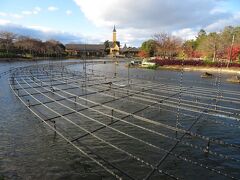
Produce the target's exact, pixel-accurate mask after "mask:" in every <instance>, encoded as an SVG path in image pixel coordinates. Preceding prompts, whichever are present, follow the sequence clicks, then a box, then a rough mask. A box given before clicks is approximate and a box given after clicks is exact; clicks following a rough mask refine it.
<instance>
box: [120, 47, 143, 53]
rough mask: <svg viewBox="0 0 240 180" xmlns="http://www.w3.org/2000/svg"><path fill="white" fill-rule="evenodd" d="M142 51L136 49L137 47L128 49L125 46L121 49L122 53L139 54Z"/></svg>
mask: <svg viewBox="0 0 240 180" xmlns="http://www.w3.org/2000/svg"><path fill="white" fill-rule="evenodd" d="M139 51H140V49H139V48H136V47H127V46H124V47H123V48H122V49H121V52H123V53H124V52H139Z"/></svg>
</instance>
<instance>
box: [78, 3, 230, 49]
mask: <svg viewBox="0 0 240 180" xmlns="http://www.w3.org/2000/svg"><path fill="white" fill-rule="evenodd" d="M74 1H75V3H76V4H77V5H78V6H79V7H80V9H81V11H82V12H83V13H84V15H85V16H86V18H87V19H88V20H90V21H91V22H93V23H94V24H95V25H96V26H98V27H105V28H106V27H107V28H109V29H110V28H111V27H112V26H113V25H114V24H116V25H117V28H118V30H119V31H118V32H119V33H120V34H119V40H120V41H122V42H127V43H130V44H132V43H134V42H140V41H141V40H143V39H145V40H146V39H147V38H151V36H152V35H153V34H155V33H159V32H162V31H163V32H169V33H172V34H174V35H176V36H180V37H182V38H183V39H190V38H195V35H196V32H198V31H199V29H201V28H204V27H207V26H209V25H210V24H213V23H216V22H218V21H221V20H222V19H226V18H229V17H230V16H231V12H229V11H228V10H224V8H223V7H224V6H223V2H224V3H226V1H223V0H184V2H182V1H179V0H169V1H168V0H138V1H137V2H136V1H135V0H104V1H100V0H74ZM93 4H94V6H93ZM222 28H223V27H222ZM121 33H122V34H121ZM135 44H136V43H135Z"/></svg>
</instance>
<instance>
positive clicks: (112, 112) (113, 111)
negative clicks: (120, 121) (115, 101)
mask: <svg viewBox="0 0 240 180" xmlns="http://www.w3.org/2000/svg"><path fill="white" fill-rule="evenodd" d="M113 112H114V110H113V109H112V121H111V122H113Z"/></svg>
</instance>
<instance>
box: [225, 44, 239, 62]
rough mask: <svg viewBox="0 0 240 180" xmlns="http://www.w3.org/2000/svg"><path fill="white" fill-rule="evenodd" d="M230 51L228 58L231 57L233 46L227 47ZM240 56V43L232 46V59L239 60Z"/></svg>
mask: <svg viewBox="0 0 240 180" xmlns="http://www.w3.org/2000/svg"><path fill="white" fill-rule="evenodd" d="M227 52H228V59H230V54H231V47H229V48H228V49H227ZM239 56H240V44H237V45H234V46H233V47H232V58H231V59H232V60H238V57H239Z"/></svg>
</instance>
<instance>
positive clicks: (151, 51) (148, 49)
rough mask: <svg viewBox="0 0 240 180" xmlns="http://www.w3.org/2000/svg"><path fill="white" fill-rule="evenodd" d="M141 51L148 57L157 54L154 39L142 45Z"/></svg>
mask: <svg viewBox="0 0 240 180" xmlns="http://www.w3.org/2000/svg"><path fill="white" fill-rule="evenodd" d="M141 51H142V52H144V53H145V55H146V56H147V57H152V56H154V55H155V53H156V42H155V41H154V40H152V39H150V40H147V41H145V42H143V43H142V46H141Z"/></svg>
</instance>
